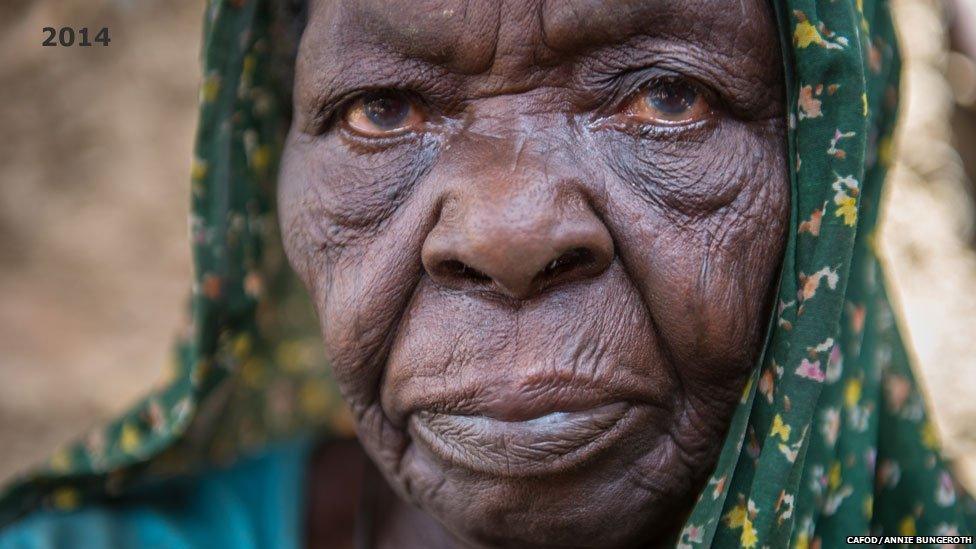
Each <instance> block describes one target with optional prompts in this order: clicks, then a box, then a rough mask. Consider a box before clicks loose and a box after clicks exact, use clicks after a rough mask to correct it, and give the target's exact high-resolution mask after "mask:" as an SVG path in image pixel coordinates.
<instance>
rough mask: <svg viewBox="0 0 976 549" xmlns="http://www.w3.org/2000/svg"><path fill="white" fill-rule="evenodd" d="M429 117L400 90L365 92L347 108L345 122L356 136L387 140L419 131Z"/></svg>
mask: <svg viewBox="0 0 976 549" xmlns="http://www.w3.org/2000/svg"><path fill="white" fill-rule="evenodd" d="M425 120H426V117H425V115H424V111H423V108H422V106H421V105H420V104H419V102H418V101H417V100H415V99H414V98H412V97H410V96H409V95H408V94H406V93H403V92H398V91H378V92H369V93H365V94H363V95H362V96H360V97H359V98H357V99H356V100H354V101H353V103H352V104H351V105H350V106H349V107H348V108H347V109H346V112H345V115H344V116H343V121H344V122H345V124H346V126H347V127H348V128H350V129H351V130H353V131H355V132H356V133H360V134H363V135H366V136H368V137H386V136H392V135H397V134H401V133H405V132H408V131H411V130H416V129H417V128H419V127H420V126H421V125H422V124H423V123H424V121H425Z"/></svg>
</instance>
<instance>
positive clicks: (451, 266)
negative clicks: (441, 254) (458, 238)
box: [439, 259, 491, 283]
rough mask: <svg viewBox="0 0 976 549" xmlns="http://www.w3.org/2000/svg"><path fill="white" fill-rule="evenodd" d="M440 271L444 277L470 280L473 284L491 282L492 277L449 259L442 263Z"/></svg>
mask: <svg viewBox="0 0 976 549" xmlns="http://www.w3.org/2000/svg"><path fill="white" fill-rule="evenodd" d="M439 270H440V271H441V273H442V274H443V275H445V276H448V277H451V278H455V279H461V280H468V281H471V282H479V283H482V282H491V277H489V276H488V275H486V274H485V273H483V272H481V271H479V270H477V269H472V268H471V267H469V266H467V265H465V264H464V263H463V262H461V261H458V260H456V259H448V260H446V261H442V262H441V264H440V269H439Z"/></svg>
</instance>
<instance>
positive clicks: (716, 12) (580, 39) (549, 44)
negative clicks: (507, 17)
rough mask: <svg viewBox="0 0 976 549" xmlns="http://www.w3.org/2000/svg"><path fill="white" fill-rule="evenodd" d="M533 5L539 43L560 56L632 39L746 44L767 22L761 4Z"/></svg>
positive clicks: (642, 0) (642, 1) (604, 0)
mask: <svg viewBox="0 0 976 549" xmlns="http://www.w3.org/2000/svg"><path fill="white" fill-rule="evenodd" d="M538 1H539V2H540V4H539V18H540V26H541V33H542V43H543V44H544V46H545V47H546V48H547V49H548V50H550V52H551V53H556V54H563V55H572V54H578V53H581V52H586V51H593V50H597V49H599V48H601V47H605V46H612V45H614V44H616V43H620V42H624V41H626V40H628V39H630V38H632V37H633V36H635V35H638V34H644V35H650V36H660V37H667V36H675V35H679V36H682V37H683V38H686V39H689V40H697V41H702V40H708V41H712V40H716V39H717V38H718V37H725V42H733V41H735V42H738V41H740V40H742V41H746V42H748V41H750V39H751V38H752V37H753V35H756V34H768V33H769V29H768V28H767V27H770V26H772V22H773V21H772V18H771V14H770V13H769V9H768V7H767V6H766V4H765V2H764V1H763V0H538ZM730 11H731V12H733V14H734V15H732V16H731V17H730V16H729V15H730ZM743 35H744V36H743ZM540 57H543V58H545V57H546V56H545V55H544V54H543V55H540Z"/></svg>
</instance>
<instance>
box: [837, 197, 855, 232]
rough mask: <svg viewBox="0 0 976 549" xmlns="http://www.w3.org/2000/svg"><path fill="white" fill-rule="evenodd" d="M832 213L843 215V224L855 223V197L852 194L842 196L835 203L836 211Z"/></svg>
mask: <svg viewBox="0 0 976 549" xmlns="http://www.w3.org/2000/svg"><path fill="white" fill-rule="evenodd" d="M834 215H835V216H836V217H843V218H844V225H847V226H848V227H853V226H854V225H855V224H856V223H857V199H855V198H854V197H853V196H848V197H845V198H842V199H841V200H840V202H838V203H837V211H836V212H834Z"/></svg>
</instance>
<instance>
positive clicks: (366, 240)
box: [278, 135, 432, 410]
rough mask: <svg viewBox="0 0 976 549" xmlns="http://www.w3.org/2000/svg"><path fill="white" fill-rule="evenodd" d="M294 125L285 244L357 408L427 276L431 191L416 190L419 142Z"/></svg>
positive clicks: (283, 214) (288, 152)
mask: <svg viewBox="0 0 976 549" xmlns="http://www.w3.org/2000/svg"><path fill="white" fill-rule="evenodd" d="M338 140H339V138H338V137H334V136H329V137H323V138H320V139H315V138H308V137H303V136H295V135H292V136H290V137H289V140H288V143H287V145H286V147H285V151H284V155H283V158H282V164H281V172H280V174H279V192H278V209H279V219H280V222H281V228H282V237H283V241H284V244H285V250H286V253H287V255H288V259H289V262H290V264H291V266H292V268H293V269H294V270H295V271H296V273H297V274H298V275H299V277H300V278H301V279H302V281H303V283H304V284H305V286H306V288H307V290H308V292H309V294H310V295H311V298H312V300H313V303H314V305H315V308H316V311H317V313H318V316H319V320H320V324H321V329H322V334H323V337H324V342H325V347H326V351H327V354H328V357H329V361H330V364H331V365H332V367H333V370H334V372H335V377H336V379H337V381H338V382H339V384H340V387H341V389H342V390H343V392H344V394H345V395H346V397H347V399H348V400H349V401H350V404H351V405H352V406H353V408H354V410H356V409H359V410H362V409H363V408H364V407H365V406H367V405H368V404H370V403H371V401H372V400H375V396H374V395H371V394H370V393H371V391H373V390H375V383H376V379H377V378H378V376H379V375H380V372H381V366H382V365H381V364H379V363H378V362H377V360H376V358H377V357H379V356H381V355H382V352H383V349H384V346H385V345H386V344H388V339H389V337H388V336H389V334H391V333H394V332H395V330H396V324H397V322H398V319H399V315H400V314H401V312H402V311H403V310H404V308H405V304H406V302H407V301H408V300H409V298H410V293H411V292H412V290H413V288H414V287H415V286H416V281H417V280H419V278H420V267H421V264H420V261H419V255H420V247H421V245H422V243H423V237H424V235H425V234H426V231H428V230H429V228H430V227H429V225H430V223H429V222H430V219H431V211H432V208H431V207H430V200H428V199H427V198H428V196H427V195H421V194H420V193H413V192H412V189H413V183H414V182H415V181H416V180H417V178H418V177H419V174H421V173H423V170H422V168H421V167H418V166H421V163H419V162H417V161H416V158H417V156H418V155H420V154H421V153H422V151H419V150H414V151H413V153H407V152H400V153H390V154H385V153H380V154H375V155H366V154H361V153H357V152H355V151H352V150H350V149H349V148H348V147H346V146H343V145H342V144H341V143H338Z"/></svg>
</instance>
